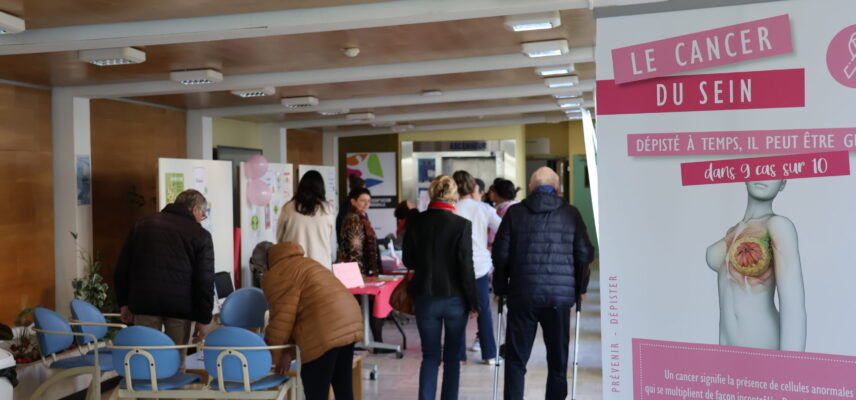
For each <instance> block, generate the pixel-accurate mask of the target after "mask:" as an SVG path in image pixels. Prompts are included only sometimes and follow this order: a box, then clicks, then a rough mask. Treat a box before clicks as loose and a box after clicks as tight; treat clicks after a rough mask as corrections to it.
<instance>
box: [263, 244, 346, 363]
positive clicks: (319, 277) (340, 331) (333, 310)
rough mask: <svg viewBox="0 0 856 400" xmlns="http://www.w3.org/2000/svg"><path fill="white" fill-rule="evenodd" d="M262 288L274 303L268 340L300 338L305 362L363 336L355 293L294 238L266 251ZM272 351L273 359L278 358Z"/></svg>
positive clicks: (294, 340) (281, 341)
mask: <svg viewBox="0 0 856 400" xmlns="http://www.w3.org/2000/svg"><path fill="white" fill-rule="evenodd" d="M268 263H269V269H268V272H267V273H265V275H264V277H263V278H262V290H263V291H264V293H265V297H266V298H267V301H268V306H269V307H270V322H269V323H268V327H267V330H266V332H265V340H266V341H267V343H268V344H269V345H271V346H276V345H282V344H290V343H297V345H298V346H300V351H301V355H302V358H303V360H302V361H303V363H307V362H310V361H312V360H315V359H317V358H319V357H321V356H322V355H323V354H324V353H326V352H327V351H329V350H332V349H334V348H336V347H342V346H346V345H349V344H351V343H356V342H359V341H361V340H362V339H363V320H362V317H361V314H360V306H359V305H358V304H357V300H356V299H355V298H354V295H353V294H351V292H349V291H348V289H346V288H345V286H344V285H342V282H340V281H339V279H338V278H336V277H335V276H334V275H333V273H332V272H330V271H329V270H327V269H326V268H324V267H323V266H322V265H320V264H319V263H317V262H315V261H313V260H312V259H310V258H307V257H304V256H303V249H302V248H301V247H300V245H298V244H295V243H289V242H286V243H280V244H277V245H276V246H273V247H271V248H270V250H269V251H268ZM279 357H280V354H279V352H275V353H274V361H276V360H279Z"/></svg>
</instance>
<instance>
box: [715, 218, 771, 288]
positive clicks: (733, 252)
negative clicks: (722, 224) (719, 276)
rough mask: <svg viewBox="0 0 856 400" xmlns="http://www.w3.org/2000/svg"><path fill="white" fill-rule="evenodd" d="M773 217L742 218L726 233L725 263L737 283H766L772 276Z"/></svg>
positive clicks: (748, 284)
mask: <svg viewBox="0 0 856 400" xmlns="http://www.w3.org/2000/svg"><path fill="white" fill-rule="evenodd" d="M769 218H770V216H767V217H764V218H760V219H751V220H749V221H745V222H744V221H741V222H739V223H738V224H737V225H735V226H733V227H732V228H731V229H729V230H728V233H727V234H726V236H725V245H726V248H727V252H726V254H725V266H726V268H727V271H728V275H729V276H730V278H731V279H733V280H734V281H736V282H739V283H741V284H744V285H747V287H748V286H754V285H763V284H764V283H767V282H768V281H769V280H770V278H771V277H772V276H773V270H774V268H773V267H774V266H775V262H776V260H774V258H773V243H772V241H771V239H770V232H769V230H768V229H767V221H768V220H769Z"/></svg>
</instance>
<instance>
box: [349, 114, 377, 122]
mask: <svg viewBox="0 0 856 400" xmlns="http://www.w3.org/2000/svg"><path fill="white" fill-rule="evenodd" d="M345 119H347V120H348V121H352V122H369V121H371V120H373V119H375V115H374V114H372V113H357V114H348V115H346V116H345Z"/></svg>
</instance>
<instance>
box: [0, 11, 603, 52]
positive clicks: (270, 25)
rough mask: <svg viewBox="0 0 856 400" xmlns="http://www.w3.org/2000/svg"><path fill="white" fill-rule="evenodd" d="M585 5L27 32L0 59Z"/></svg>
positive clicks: (216, 19)
mask: <svg viewBox="0 0 856 400" xmlns="http://www.w3.org/2000/svg"><path fill="white" fill-rule="evenodd" d="M588 6H589V2H588V0H526V1H509V0H465V1H461V0H408V1H388V2H378V3H368V4H358V5H345V6H336V7H320V8H306V9H296V10H278V11H267V12H257V13H247V14H231V15H215V16H207V17H193V18H177V19H163V20H151V21H139V22H121V23H108V24H96V25H78V26H68V27H57V28H45V29H30V30H27V31H25V32H22V33H19V34H15V35H4V36H2V37H0V55H9V54H29V53H47V52H57V51H75V50H84V49H97V48H110V47H126V46H153V45H164V44H175V43H191V42H205V41H213V40H230V39H243V38H254V37H265V36H277V35H293V34H299V33H312V32H326V31H340V30H346V29H361V28H374V27H382V26H394V25H407V24H419V23H427V22H439V21H454V20H461V19H471V18H485V17H496V16H502V15H514V14H528V13H535V12H543V11H556V10H568V9H578V8H588Z"/></svg>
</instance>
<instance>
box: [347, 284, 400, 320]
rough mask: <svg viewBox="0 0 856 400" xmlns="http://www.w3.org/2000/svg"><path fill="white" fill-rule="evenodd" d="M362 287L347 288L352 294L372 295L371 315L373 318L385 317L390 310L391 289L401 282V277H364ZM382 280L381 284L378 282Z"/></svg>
mask: <svg viewBox="0 0 856 400" xmlns="http://www.w3.org/2000/svg"><path fill="white" fill-rule="evenodd" d="M365 282H366V285H365V286H364V287H358V288H350V289H348V290H350V291H351V293H353V294H367V295H369V296H374V297H375V300H374V307H373V308H372V316H373V317H375V318H386V317H387V316H389V314H390V313H391V312H392V306H390V305H389V297H390V296H392V291H393V290H395V288H396V287H397V286H398V284H399V283H400V282H401V279H396V280H379V279H375V278H366V280H365ZM380 282H383V284H379V283H380Z"/></svg>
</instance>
